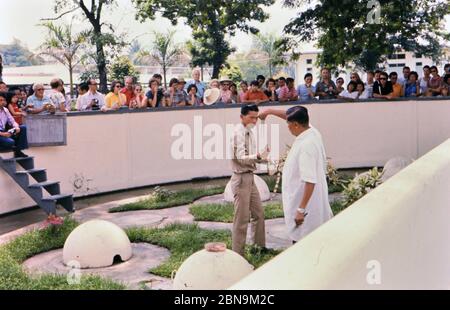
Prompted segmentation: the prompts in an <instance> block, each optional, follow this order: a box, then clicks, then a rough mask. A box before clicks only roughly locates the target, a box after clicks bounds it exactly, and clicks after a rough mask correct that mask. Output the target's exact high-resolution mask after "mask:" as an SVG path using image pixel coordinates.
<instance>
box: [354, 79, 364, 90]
mask: <svg viewBox="0 0 450 310" xmlns="http://www.w3.org/2000/svg"><path fill="white" fill-rule="evenodd" d="M358 85H362V86H363V91H364V90H365V89H366V85H364V82H363V81H357V82H356V88H358Z"/></svg>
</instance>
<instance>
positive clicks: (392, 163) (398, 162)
mask: <svg viewBox="0 0 450 310" xmlns="http://www.w3.org/2000/svg"><path fill="white" fill-rule="evenodd" d="M413 161H414V160H412V159H408V158H404V157H395V158H391V159H390V160H388V162H387V163H386V165H384V169H383V176H382V177H381V179H382V181H383V182H386V181H387V180H388V179H389V178H391V177H393V176H394V175H396V174H397V173H399V172H400V171H402V170H403V169H404V168H406V167H407V166H409V165H410V164H411V163H412V162H413Z"/></svg>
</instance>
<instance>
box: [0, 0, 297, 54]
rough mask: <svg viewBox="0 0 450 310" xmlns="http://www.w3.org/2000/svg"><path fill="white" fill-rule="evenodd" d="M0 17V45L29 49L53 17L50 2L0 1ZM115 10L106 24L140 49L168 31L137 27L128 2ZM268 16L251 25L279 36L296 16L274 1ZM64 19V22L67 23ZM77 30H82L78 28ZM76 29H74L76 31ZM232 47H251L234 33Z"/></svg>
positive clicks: (157, 24)
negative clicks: (15, 44) (18, 43)
mask: <svg viewBox="0 0 450 310" xmlns="http://www.w3.org/2000/svg"><path fill="white" fill-rule="evenodd" d="M1 2H2V12H7V14H4V13H3V14H2V17H1V18H0V29H1V31H0V44H9V43H11V42H12V40H13V38H17V39H19V40H20V41H22V42H23V43H25V45H26V46H27V47H28V48H30V49H36V48H37V47H38V46H39V45H40V44H41V43H42V41H43V38H44V36H45V31H44V29H43V28H42V27H39V26H37V25H38V24H39V23H40V19H41V18H48V17H54V16H56V14H54V12H53V4H54V0H13V1H8V0H1ZM118 3H119V6H118V8H116V9H115V10H114V11H113V12H108V13H107V15H108V16H107V20H108V21H109V22H111V23H112V24H113V25H114V26H115V27H116V29H118V30H119V32H123V31H126V32H127V33H128V34H129V37H128V39H133V38H137V39H138V40H139V41H140V42H141V43H142V44H143V46H146V47H148V46H149V45H150V42H151V40H152V34H151V33H152V31H155V30H156V31H163V32H164V31H166V30H167V29H168V28H172V25H171V23H170V22H169V20H167V19H165V18H157V19H156V20H155V21H147V22H145V23H142V24H141V23H140V22H138V21H136V20H135V9H134V8H133V5H132V4H131V0H118ZM266 10H267V11H268V12H270V13H271V18H270V19H269V20H268V21H266V22H264V23H263V24H261V23H256V22H254V23H252V24H253V25H255V26H257V27H258V29H260V30H261V31H262V32H274V33H276V34H281V33H282V30H283V27H284V25H285V24H286V23H287V22H288V20H289V19H291V18H293V17H295V16H296V10H292V9H287V8H283V7H282V5H281V1H277V2H276V3H275V4H274V5H273V6H271V7H270V8H267V9H266ZM70 19H71V17H69V16H67V17H66V18H65V19H64V20H66V21H70ZM80 27H83V26H82V25H80ZM77 28H78V27H75V29H77ZM176 30H177V35H176V36H175V40H176V41H178V42H183V41H186V40H187V39H189V38H190V35H191V31H190V28H189V27H187V26H185V25H183V23H180V24H179V25H178V26H177V27H176ZM231 42H232V45H233V46H234V47H236V48H237V49H238V51H245V50H247V49H249V48H250V46H251V39H250V37H249V36H248V35H247V34H244V33H238V34H237V36H236V37H234V38H231Z"/></svg>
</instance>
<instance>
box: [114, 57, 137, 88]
mask: <svg viewBox="0 0 450 310" xmlns="http://www.w3.org/2000/svg"><path fill="white" fill-rule="evenodd" d="M109 74H110V81H114V80H117V81H120V82H121V83H124V80H125V77H127V76H131V77H133V78H134V80H135V81H138V80H139V71H137V69H136V68H135V67H134V65H133V63H132V62H131V60H130V59H129V58H128V57H127V56H119V57H117V58H116V59H115V60H114V62H113V63H112V64H111V66H110V68H109Z"/></svg>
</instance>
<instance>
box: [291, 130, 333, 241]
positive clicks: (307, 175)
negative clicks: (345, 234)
mask: <svg viewBox="0 0 450 310" xmlns="http://www.w3.org/2000/svg"><path fill="white" fill-rule="evenodd" d="M326 171H327V156H326V154H325V148H324V146H323V142H322V136H321V134H320V132H319V131H318V130H317V129H315V128H314V127H311V128H310V129H308V130H306V131H305V132H303V133H302V134H300V135H299V136H298V137H297V138H296V139H295V141H294V144H293V145H292V148H291V150H290V151H289V154H288V157H287V159H286V162H285V164H284V168H283V181H282V187H283V190H282V191H283V209H284V215H285V222H286V226H287V231H288V235H289V237H290V238H291V239H292V240H294V241H298V240H300V239H301V238H303V237H304V236H306V235H307V234H309V233H310V232H312V231H313V230H315V229H316V228H318V227H319V226H320V225H322V224H323V223H325V222H326V221H328V220H329V219H331V218H332V217H333V212H332V211H331V207H330V203H329V201H328V185H327V178H326ZM306 182H308V183H313V184H315V186H314V191H313V194H312V196H311V199H310V200H309V203H308V205H307V206H306V212H307V213H308V215H307V216H306V217H305V221H304V222H303V224H302V225H300V226H296V223H295V216H296V214H297V209H298V208H299V207H300V204H301V202H302V199H303V194H304V192H305V184H306Z"/></svg>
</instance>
